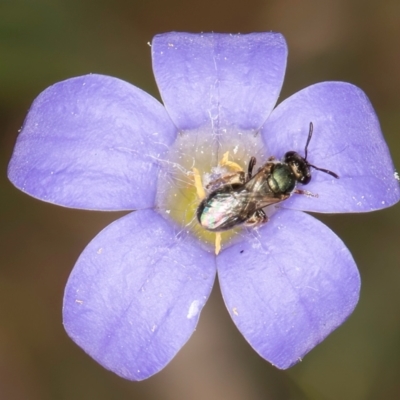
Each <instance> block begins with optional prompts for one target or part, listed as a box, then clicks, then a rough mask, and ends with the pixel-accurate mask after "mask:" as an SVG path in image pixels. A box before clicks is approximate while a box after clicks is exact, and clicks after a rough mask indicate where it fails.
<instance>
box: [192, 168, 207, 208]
mask: <svg viewBox="0 0 400 400" xmlns="http://www.w3.org/2000/svg"><path fill="white" fill-rule="evenodd" d="M193 175H194V187H195V188H196V192H197V197H198V198H199V200H203V199H204V198H205V197H206V192H205V191H204V188H203V183H202V181H201V176H200V172H199V170H198V169H197V168H193Z"/></svg>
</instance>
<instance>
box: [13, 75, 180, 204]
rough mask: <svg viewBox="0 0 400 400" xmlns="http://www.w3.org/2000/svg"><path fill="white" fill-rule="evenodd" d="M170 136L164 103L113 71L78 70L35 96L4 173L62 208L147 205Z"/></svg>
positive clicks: (151, 199)
mask: <svg viewBox="0 0 400 400" xmlns="http://www.w3.org/2000/svg"><path fill="white" fill-rule="evenodd" d="M175 136H176V128H175V127H174V125H173V124H172V122H171V120H170V119H169V116H168V115H167V113H166V111H165V109H164V108H163V106H162V105H161V104H160V103H159V102H158V101H157V100H155V99H154V98H152V97H151V96H150V95H148V94H147V93H145V92H143V91H142V90H140V89H138V88H136V87H135V86H132V85H130V84H129V83H127V82H124V81H121V80H119V79H116V78H111V77H108V76H102V75H86V76H81V77H77V78H73V79H68V80H66V81H63V82H59V83H57V84H55V85H53V86H51V87H49V88H48V89H46V90H45V91H44V92H43V93H41V94H40V95H39V97H38V98H37V99H36V100H35V101H34V103H33V105H32V107H31V109H30V111H29V114H28V116H27V118H26V120H25V123H24V126H23V127H22V130H21V133H20V135H19V137H18V140H17V144H16V146H15V149H14V154H13V156H12V159H11V162H10V165H9V170H8V174H9V178H10V180H11V181H12V182H13V184H14V185H15V186H17V187H18V188H19V189H21V190H22V191H24V192H26V193H28V194H30V195H31V196H34V197H36V198H38V199H41V200H44V201H48V202H50V203H55V204H59V205H63V206H67V207H73V208H83V209H94V210H132V209H134V208H140V207H150V206H152V205H153V204H154V196H155V191H156V176H157V170H158V166H157V159H158V158H159V156H160V154H162V153H163V152H165V151H166V150H167V148H168V146H169V145H170V144H171V143H173V141H174V139H175Z"/></svg>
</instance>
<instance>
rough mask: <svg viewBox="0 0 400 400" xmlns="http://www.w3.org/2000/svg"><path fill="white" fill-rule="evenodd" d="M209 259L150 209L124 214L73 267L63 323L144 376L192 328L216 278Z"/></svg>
mask: <svg viewBox="0 0 400 400" xmlns="http://www.w3.org/2000/svg"><path fill="white" fill-rule="evenodd" d="M214 259H215V258H214V256H213V255H212V254H209V253H207V252H205V251H204V250H202V249H201V248H200V247H199V246H198V244H197V242H196V241H195V240H194V239H191V238H189V237H180V233H179V232H176V231H175V230H174V228H173V227H172V226H171V225H170V224H169V223H168V222H167V221H165V220H164V219H163V218H162V217H161V216H160V215H158V214H157V213H156V212H155V211H152V210H142V211H137V212H134V213H131V214H128V215H127V216H125V217H123V218H121V219H119V220H117V221H116V222H114V223H113V224H111V225H110V226H108V227H107V228H105V229H104V230H103V231H102V232H101V233H100V234H99V235H98V236H96V237H95V238H94V239H93V241H92V242H91V243H90V244H89V245H88V246H87V247H86V249H85V250H84V252H83V253H82V255H81V256H80V258H79V260H78V262H77V264H76V265H75V267H74V270H73V271H72V274H71V276H70V278H69V281H68V284H67V287H66V290H65V297H64V309H63V312H64V325H65V329H66V330H67V332H68V334H69V335H70V336H71V338H72V339H73V340H74V341H75V342H76V343H77V344H78V345H79V346H81V347H82V348H83V349H84V350H85V351H86V352H87V353H88V354H90V355H91V356H92V357H93V358H94V359H95V360H97V361H98V362H99V363H100V364H101V365H103V366H104V367H105V368H107V369H110V370H111V371H114V372H115V373H116V374H118V375H120V376H122V377H124V378H126V379H131V380H142V379H145V378H147V377H149V376H150V375H153V374H155V373H156V372H158V371H159V370H160V369H162V368H163V367H164V366H165V365H166V364H167V363H168V362H169V361H170V360H171V359H172V358H173V357H174V355H175V354H176V353H177V352H178V350H179V349H180V348H181V347H182V346H183V345H184V343H185V342H186V341H187V340H188V339H189V337H190V336H191V334H192V333H193V331H194V329H195V327H196V325H197V321H198V319H199V315H200V311H201V309H202V308H203V306H204V304H205V302H206V300H207V298H208V296H209V294H210V291H211V288H212V285H213V282H214V278H215V261H214Z"/></svg>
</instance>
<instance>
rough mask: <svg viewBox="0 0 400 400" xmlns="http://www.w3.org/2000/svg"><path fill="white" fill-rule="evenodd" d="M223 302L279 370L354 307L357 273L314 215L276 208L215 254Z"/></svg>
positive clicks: (290, 364)
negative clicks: (267, 218) (268, 217)
mask: <svg viewBox="0 0 400 400" xmlns="http://www.w3.org/2000/svg"><path fill="white" fill-rule="evenodd" d="M217 267H218V275H219V279H220V285H221V291H222V294H223V297H224V300H225V304H226V306H227V308H228V310H229V312H230V314H231V316H232V319H233V321H234V322H235V324H236V325H237V327H238V328H239V330H240V331H241V332H242V334H243V335H244V337H245V338H246V339H247V340H248V342H249V343H250V344H251V346H252V347H253V348H254V349H255V350H256V351H257V352H258V353H259V354H260V355H261V356H262V357H264V358H265V359H267V360H268V361H270V362H271V363H272V364H274V365H276V366H277V367H278V368H288V367H290V366H292V365H293V364H295V363H296V362H298V361H299V360H300V359H301V358H302V357H303V356H304V355H305V354H306V353H308V352H309V351H310V350H311V349H312V348H313V347H314V346H316V345H317V344H318V343H320V342H321V341H322V340H323V339H324V338H325V337H326V336H327V335H329V333H331V332H332V331H333V330H334V329H335V328H337V327H338V326H339V325H340V324H341V323H343V321H344V320H345V319H346V318H347V317H348V316H349V314H350V313H351V312H352V311H353V309H354V307H355V305H356V303H357V301H358V296H359V289H360V278H359V274H358V271H357V267H356V265H355V263H354V261H353V258H352V257H351V254H350V253H349V251H348V250H347V248H346V247H345V245H344V244H343V243H342V242H341V240H340V239H339V238H338V237H337V236H336V235H335V234H334V233H333V232H332V231H330V230H329V229H328V228H327V227H326V226H325V225H323V224H322V223H321V222H319V221H318V220H316V219H314V218H313V217H311V216H309V215H307V214H305V213H302V212H299V211H292V210H280V211H279V213H276V214H275V215H273V216H272V218H271V220H270V221H269V222H268V223H267V224H266V225H264V226H263V227H262V228H261V229H259V230H258V231H253V235H251V234H249V235H248V236H247V238H246V239H245V240H244V241H243V242H241V243H237V244H235V245H233V246H232V247H229V248H228V249H226V250H225V251H223V252H222V253H221V254H220V256H218V258H217Z"/></svg>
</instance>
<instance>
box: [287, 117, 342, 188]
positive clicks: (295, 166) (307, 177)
mask: <svg viewBox="0 0 400 400" xmlns="http://www.w3.org/2000/svg"><path fill="white" fill-rule="evenodd" d="M312 133H313V123H312V122H310V130H309V132H308V138H307V143H306V147H305V149H304V157H302V156H301V155H300V154H299V153H296V152H295V151H288V152H287V153H286V154H285V156H284V157H283V162H285V163H287V164H288V165H289V167H290V169H291V170H292V172H293V174H294V176H295V178H296V180H297V182H299V183H302V184H303V185H307V183H310V181H311V167H312V168H314V169H316V170H318V171H322V172H325V173H326V174H328V175H331V176H333V177H334V178H336V179H337V178H339V176H338V175H337V174H335V173H334V172H332V171H329V169H324V168H318V167H316V166H315V165H312V164H310V163H309V162H308V161H307V150H308V145H309V144H310V140H311V138H312Z"/></svg>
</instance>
